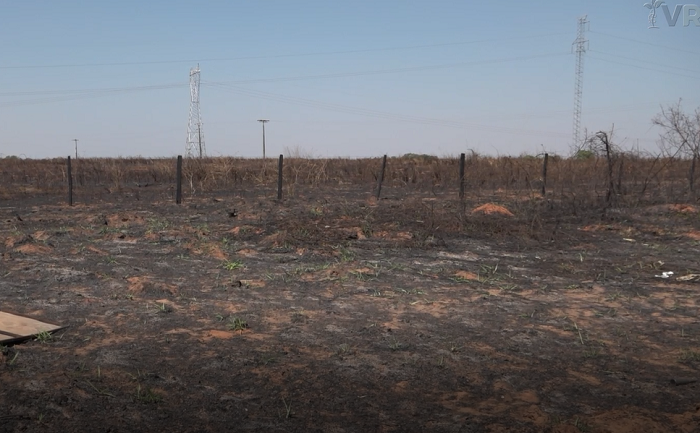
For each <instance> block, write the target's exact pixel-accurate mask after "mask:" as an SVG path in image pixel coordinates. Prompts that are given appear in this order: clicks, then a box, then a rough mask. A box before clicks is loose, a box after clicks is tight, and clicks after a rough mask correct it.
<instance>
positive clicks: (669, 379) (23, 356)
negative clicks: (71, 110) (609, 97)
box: [0, 176, 700, 432]
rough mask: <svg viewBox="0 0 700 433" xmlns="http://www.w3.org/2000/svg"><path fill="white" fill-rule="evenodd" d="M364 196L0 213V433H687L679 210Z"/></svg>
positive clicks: (691, 223) (691, 348)
mask: <svg viewBox="0 0 700 433" xmlns="http://www.w3.org/2000/svg"><path fill="white" fill-rule="evenodd" d="M388 179H389V180H390V181H391V180H392V179H393V177H392V176H389V177H388ZM367 185H368V183H365V184H362V185H352V184H350V185H335V186H328V185H314V187H308V186H302V185H297V186H294V184H293V185H290V186H289V187H288V188H289V189H287V190H286V192H287V193H289V194H287V197H285V199H284V200H282V201H277V200H275V199H274V197H275V194H274V191H272V190H271V189H270V188H258V189H253V188H251V189H250V190H248V191H247V192H230V193H225V192H222V191H217V192H197V193H196V194H194V195H191V194H190V195H188V196H186V197H185V200H184V202H183V203H182V204H181V205H176V204H175V203H174V201H173V200H172V191H171V190H169V189H168V188H167V187H166V186H155V187H148V188H152V189H148V188H141V187H129V188H125V189H124V191H122V193H121V195H119V197H116V195H114V196H112V197H111V200H104V199H103V197H101V196H97V195H93V196H92V197H93V198H92V199H91V200H84V203H80V201H78V203H77V204H76V205H75V206H67V205H66V204H65V203H63V202H62V201H63V199H62V198H60V197H56V195H55V194H52V195H41V194H36V193H35V192H34V193H32V194H28V193H26V192H24V193H22V194H23V195H21V196H20V195H10V194H7V195H6V197H5V198H4V199H3V200H2V201H0V239H1V240H2V243H1V244H0V253H1V254H2V256H1V257H0V310H2V311H10V312H16V313H20V314H24V315H27V316H32V317H36V318H40V319H45V320H48V321H50V322H52V323H57V324H61V325H67V326H68V328H67V329H65V330H62V331H59V332H57V333H54V334H52V335H50V336H47V335H42V336H40V338H37V339H34V340H31V341H28V342H26V343H23V344H18V345H14V346H10V347H4V348H2V352H1V354H0V408H2V411H0V431H8V432H14V431H165V430H167V431H182V432H186V431H222V430H223V431H229V430H234V431H239V430H240V431H261V432H262V431H265V432H274V431H280V432H282V431H290V432H297V431H298V432H307V431H324V432H366V431H377V432H392V431H395V432H404V431H416V432H418V431H431V432H507V431H519V432H530V431H532V432H540V431H548V432H579V431H582V432H619V431H622V432H639V431H644V432H694V431H697V429H698V425H700V384H698V382H695V380H698V379H700V319H699V317H698V313H699V311H700V294H699V293H698V292H699V289H700V276H697V275H698V274H700V265H699V263H700V261H699V260H698V257H700V254H699V253H700V214H698V210H697V207H695V206H694V205H692V204H682V205H681V204H678V203H675V204H674V203H661V204H652V203H643V204H638V205H636V206H628V205H627V203H620V204H618V205H616V206H614V207H610V208H607V209H606V210H605V212H600V211H599V209H595V211H591V212H590V213H585V212H580V211H579V212H578V213H577V214H576V215H574V212H572V211H570V210H567V211H564V210H563V207H562V206H563V205H560V203H562V202H563V199H562V198H561V197H560V198H559V199H557V198H556V197H554V198H540V197H536V196H534V195H527V194H522V193H516V192H515V191H505V192H503V191H497V190H494V191H492V192H490V193H488V194H487V193H485V192H483V193H481V194H479V195H474V194H471V195H470V194H468V195H467V197H466V198H465V200H463V201H460V200H459V199H458V198H457V197H456V194H455V190H454V188H453V189H451V190H443V189H431V188H425V189H422V190H421V189H411V188H409V187H408V186H406V185H404V186H403V187H402V186H401V185H397V184H390V187H387V188H385V190H384V197H383V198H382V199H380V200H376V199H374V198H373V197H371V195H372V193H371V184H369V185H370V186H369V189H368V188H367ZM292 187H294V188H295V189H294V190H293V191H291V188H292ZM144 191H148V192H147V193H145V192H144ZM137 193H138V194H139V197H138V199H137V197H136V194H137ZM110 194H111V193H110ZM149 194H150V195H149ZM483 205H486V206H483ZM499 206H503V207H504V208H507V209H508V210H510V211H511V212H512V215H508V214H507V213H506V212H505V211H504V209H503V208H500V207H499ZM480 207H481V208H480ZM478 208H480V211H477V212H474V209H478ZM567 209H568V208H567ZM664 272H666V274H664ZM668 272H673V274H669V273H668ZM664 277H667V278H664Z"/></svg>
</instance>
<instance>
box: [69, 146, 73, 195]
mask: <svg viewBox="0 0 700 433" xmlns="http://www.w3.org/2000/svg"><path fill="white" fill-rule="evenodd" d="M68 206H73V172H72V170H71V166H70V156H69V157H68Z"/></svg>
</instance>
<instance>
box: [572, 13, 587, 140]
mask: <svg viewBox="0 0 700 433" xmlns="http://www.w3.org/2000/svg"><path fill="white" fill-rule="evenodd" d="M586 24H588V18H587V15H584V16H582V17H581V18H579V19H578V29H577V31H576V40H575V41H574V43H573V47H572V48H573V51H574V53H576V84H575V86H574V131H573V132H574V134H573V140H574V142H573V143H572V145H573V147H574V149H576V148H578V146H579V140H580V135H579V132H580V129H581V103H582V101H583V55H584V53H585V52H586V49H587V47H588V45H587V44H588V41H587V40H586Z"/></svg>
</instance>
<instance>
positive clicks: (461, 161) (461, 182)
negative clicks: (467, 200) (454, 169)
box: [459, 154, 464, 200]
mask: <svg viewBox="0 0 700 433" xmlns="http://www.w3.org/2000/svg"><path fill="white" fill-rule="evenodd" d="M459 198H460V200H461V199H463V198H464V154H461V155H460V156H459Z"/></svg>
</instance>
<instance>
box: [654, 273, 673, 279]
mask: <svg viewBox="0 0 700 433" xmlns="http://www.w3.org/2000/svg"><path fill="white" fill-rule="evenodd" d="M671 275H673V271H668V272H662V273H661V275H654V276H655V277H656V278H671Z"/></svg>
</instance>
